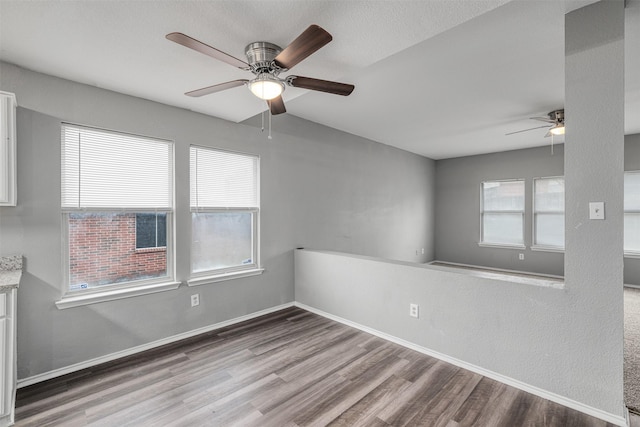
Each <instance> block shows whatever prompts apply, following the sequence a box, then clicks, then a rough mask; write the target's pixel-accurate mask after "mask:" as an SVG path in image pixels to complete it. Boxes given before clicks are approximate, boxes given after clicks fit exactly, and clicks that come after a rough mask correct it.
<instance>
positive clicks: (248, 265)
mask: <svg viewBox="0 0 640 427" xmlns="http://www.w3.org/2000/svg"><path fill="white" fill-rule="evenodd" d="M190 157H191V162H190V163H191V169H190V173H191V191H190V193H191V272H192V273H193V274H194V275H196V276H219V275H227V274H231V275H233V274H242V273H243V272H247V271H252V270H253V271H255V270H256V269H258V268H259V262H258V224H259V214H260V203H259V194H260V192H259V187H258V185H259V182H258V180H259V158H258V157H256V156H252V155H246V154H239V153H232V152H228V151H220V150H214V149H210V148H204V147H195V146H192V147H191V153H190ZM190 283H191V282H190Z"/></svg>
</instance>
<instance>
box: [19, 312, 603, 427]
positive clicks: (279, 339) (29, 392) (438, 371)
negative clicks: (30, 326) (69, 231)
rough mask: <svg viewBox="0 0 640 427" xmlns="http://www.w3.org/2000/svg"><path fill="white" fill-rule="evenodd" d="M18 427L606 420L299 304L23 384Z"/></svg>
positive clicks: (446, 425) (462, 426)
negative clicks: (351, 325)
mask: <svg viewBox="0 0 640 427" xmlns="http://www.w3.org/2000/svg"><path fill="white" fill-rule="evenodd" d="M16 425H17V426H39V427H40V426H65V427H66V426H116V425H117V426H242V427H250V426H259V427H269V426H274V427H302V426H333V427H336V426H367V427H371V426H373V427H389V426H430V427H467V426H509V427H511V426H516V425H517V426H529V425H530V426H548V427H554V426H558V427H560V426H562V427H567V426H583V427H589V426H598V427H600V426H607V427H608V426H610V424H607V423H605V422H604V421H601V420H598V419H595V418H592V417H590V416H588V415H585V414H582V413H579V412H576V411H574V410H572V409H569V408H565V407H563V406H561V405H558V404H556V403H553V402H549V401H546V400H544V399H541V398H539V397H537V396H533V395H530V394H528V393H525V392H523V391H521V390H517V389H515V388H512V387H509V386H507V385H505V384H501V383H498V382H496V381H493V380H491V379H489V378H486V377H482V376H480V375H478V374H475V373H473V372H470V371H466V370H464V369H461V368H459V367H456V366H453V365H450V364H448V363H446V362H444V361H441V360H438V359H435V358H432V357H429V356H426V355H424V354H421V353H418V352H415V351H413V350H410V349H407V348H404V347H401V346H398V345H396V344H393V343H390V342H388V341H385V340H383V339H381V338H378V337H374V336H372V335H369V334H367V333H364V332H362V331H359V330H356V329H353V328H350V327H348V326H345V325H342V324H340V323H337V322H334V321H331V320H329V319H326V318H323V317H321V316H318V315H315V314H312V313H309V312H307V311H304V310H301V309H298V308H293V307H292V308H288V309H285V310H281V311H278V312H276V313H272V314H269V315H266V316H262V317H259V318H256V319H252V320H248V321H245V322H242V323H239V324H236V325H231V326H227V327H225V328H222V329H219V330H216V331H212V332H208V333H206V334H202V335H199V336H197V337H192V338H189V339H186V340H183V341H180V342H177V343H172V344H169V345H166V346H162V347H159V348H156V349H153V350H149V351H146V352H143V353H140V354H137V355H133V356H129V357H126V358H123V359H119V360H116V361H113V362H109V363H106V364H103V365H100V366H96V367H92V368H89V369H85V370H83V371H79V372H75V373H73V374H69V375H65V376H63V377H59V378H55V379H52V380H49V381H46V382H43V383H39V384H35V385H32V386H29V387H25V388H21V389H20V390H19V391H18V397H17V403H16Z"/></svg>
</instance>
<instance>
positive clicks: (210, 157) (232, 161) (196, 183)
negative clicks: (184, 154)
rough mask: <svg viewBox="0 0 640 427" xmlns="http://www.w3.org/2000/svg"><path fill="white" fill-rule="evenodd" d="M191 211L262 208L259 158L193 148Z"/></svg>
mask: <svg viewBox="0 0 640 427" xmlns="http://www.w3.org/2000/svg"><path fill="white" fill-rule="evenodd" d="M190 155H191V184H190V185H191V208H192V210H196V211H197V210H198V208H236V209H237V208H258V207H259V191H258V157H256V156H251V155H246V154H238V153H231V152H228V151H220V150H214V149H209V148H203V147H194V146H192V147H191V153H190Z"/></svg>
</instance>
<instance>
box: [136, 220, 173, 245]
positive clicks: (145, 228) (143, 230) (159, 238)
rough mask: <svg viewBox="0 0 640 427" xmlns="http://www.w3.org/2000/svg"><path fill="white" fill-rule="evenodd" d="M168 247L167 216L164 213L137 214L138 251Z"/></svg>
mask: <svg viewBox="0 0 640 427" xmlns="http://www.w3.org/2000/svg"><path fill="white" fill-rule="evenodd" d="M166 246H167V214H166V213H164V212H156V213H138V214H136V249H147V248H163V247H166Z"/></svg>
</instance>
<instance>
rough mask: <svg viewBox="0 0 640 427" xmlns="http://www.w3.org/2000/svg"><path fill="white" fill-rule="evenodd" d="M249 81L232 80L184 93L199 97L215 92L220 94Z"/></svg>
mask: <svg viewBox="0 0 640 427" xmlns="http://www.w3.org/2000/svg"><path fill="white" fill-rule="evenodd" d="M248 81H249V80H232V81H230V82H226V83H220V84H217V85H213V86H207V87H203V88H202V89H196V90H192V91H191V92H187V93H185V95H187V96H193V97H199V96H204V95H209V94H212V93H216V92H221V91H223V90H227V89H231V88H232V87H238V86H242V85H243V84H245V83H247V82H248Z"/></svg>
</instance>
